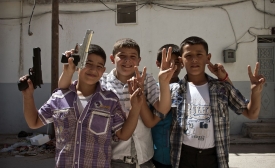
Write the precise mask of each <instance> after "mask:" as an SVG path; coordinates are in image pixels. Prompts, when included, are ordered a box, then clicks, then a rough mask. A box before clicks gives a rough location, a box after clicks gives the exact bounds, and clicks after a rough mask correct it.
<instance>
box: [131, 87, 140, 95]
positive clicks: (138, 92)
mask: <svg viewBox="0 0 275 168" xmlns="http://www.w3.org/2000/svg"><path fill="white" fill-rule="evenodd" d="M141 94H142V93H141V89H140V88H137V89H136V90H135V92H134V93H133V94H132V96H140V95H141Z"/></svg>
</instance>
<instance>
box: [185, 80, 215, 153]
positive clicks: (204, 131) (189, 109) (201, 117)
mask: <svg viewBox="0 0 275 168" xmlns="http://www.w3.org/2000/svg"><path fill="white" fill-rule="evenodd" d="M209 104H210V98H209V91H208V84H207V83H206V84H204V85H201V86H195V85H193V84H192V83H190V82H189V83H188V86H187V104H186V107H185V112H184V120H185V122H184V123H185V125H184V139H183V143H184V144H186V145H189V146H193V147H195V148H203V149H205V148H212V147H214V130H213V121H212V114H211V108H210V105H209Z"/></svg>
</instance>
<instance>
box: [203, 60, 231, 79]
mask: <svg viewBox="0 0 275 168" xmlns="http://www.w3.org/2000/svg"><path fill="white" fill-rule="evenodd" d="M207 64H208V65H207V67H208V69H209V70H210V72H212V73H213V74H214V75H216V76H217V77H218V79H219V80H223V79H225V78H226V76H227V75H228V74H227V72H226V71H225V69H224V67H223V65H222V64H220V63H217V64H215V65H213V64H212V63H211V62H210V61H208V62H207ZM226 74H227V75H226Z"/></svg>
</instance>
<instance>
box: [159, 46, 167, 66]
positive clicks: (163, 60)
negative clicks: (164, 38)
mask: <svg viewBox="0 0 275 168" xmlns="http://www.w3.org/2000/svg"><path fill="white" fill-rule="evenodd" d="M161 57H162V58H161V65H160V68H161V69H162V68H163V66H164V65H163V64H164V62H165V60H166V49H165V48H163V49H162V56H161Z"/></svg>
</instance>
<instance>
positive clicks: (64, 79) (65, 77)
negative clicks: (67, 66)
mask: <svg viewBox="0 0 275 168" xmlns="http://www.w3.org/2000/svg"><path fill="white" fill-rule="evenodd" d="M72 78H73V73H69V72H66V71H64V72H62V74H61V75H60V77H59V80H58V88H62V89H66V88H68V87H69V86H70V85H71V83H72Z"/></svg>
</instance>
